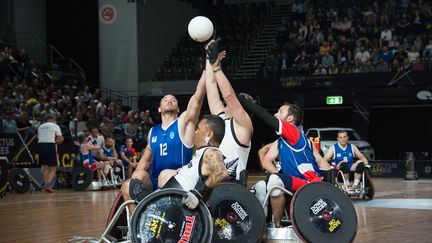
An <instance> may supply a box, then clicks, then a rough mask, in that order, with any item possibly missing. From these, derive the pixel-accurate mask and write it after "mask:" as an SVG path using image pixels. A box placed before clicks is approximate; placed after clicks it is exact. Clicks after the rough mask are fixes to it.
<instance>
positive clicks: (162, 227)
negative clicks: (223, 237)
mask: <svg viewBox="0 0 432 243" xmlns="http://www.w3.org/2000/svg"><path fill="white" fill-rule="evenodd" d="M184 193H185V192H184V191H182V190H179V189H162V190H159V191H156V192H153V193H152V194H150V195H148V196H147V197H146V198H145V199H144V200H143V201H141V202H140V203H139V204H138V206H137V207H136V209H135V211H134V213H133V215H132V219H131V233H132V234H131V235H132V242H203V243H204V242H211V239H212V232H213V218H212V217H211V215H210V211H209V210H208V208H207V207H206V206H205V205H204V204H203V203H200V205H199V206H198V207H197V208H196V209H195V210H189V209H188V208H187V207H186V206H184V205H183V204H182V197H183V195H184Z"/></svg>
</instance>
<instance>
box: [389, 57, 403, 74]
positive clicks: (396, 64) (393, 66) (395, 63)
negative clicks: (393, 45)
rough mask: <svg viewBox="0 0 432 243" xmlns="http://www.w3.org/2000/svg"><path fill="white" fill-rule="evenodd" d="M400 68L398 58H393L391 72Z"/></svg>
mask: <svg viewBox="0 0 432 243" xmlns="http://www.w3.org/2000/svg"><path fill="white" fill-rule="evenodd" d="M400 68H401V66H400V64H399V62H398V60H397V59H393V62H392V65H391V68H390V70H391V71H392V72H397V71H399V70H400Z"/></svg>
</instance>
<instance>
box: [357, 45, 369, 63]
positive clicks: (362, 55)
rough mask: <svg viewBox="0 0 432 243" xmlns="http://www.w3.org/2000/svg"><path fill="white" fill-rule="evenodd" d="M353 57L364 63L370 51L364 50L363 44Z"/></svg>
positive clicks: (367, 59)
mask: <svg viewBox="0 0 432 243" xmlns="http://www.w3.org/2000/svg"><path fill="white" fill-rule="evenodd" d="M355 59H356V60H358V61H359V62H360V63H361V64H365V63H366V62H368V61H370V53H369V52H368V51H367V50H365V48H364V46H362V47H360V51H359V52H357V54H356V55H355Z"/></svg>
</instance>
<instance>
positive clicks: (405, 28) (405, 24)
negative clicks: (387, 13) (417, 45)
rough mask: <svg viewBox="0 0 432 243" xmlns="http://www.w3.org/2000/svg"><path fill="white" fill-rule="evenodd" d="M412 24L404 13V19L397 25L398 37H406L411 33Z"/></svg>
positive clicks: (400, 19)
mask: <svg viewBox="0 0 432 243" xmlns="http://www.w3.org/2000/svg"><path fill="white" fill-rule="evenodd" d="M410 26H411V22H410V20H409V19H408V16H407V14H406V13H402V17H401V18H399V20H398V21H397V23H396V31H397V34H398V35H406V34H407V33H408V32H409V27H410Z"/></svg>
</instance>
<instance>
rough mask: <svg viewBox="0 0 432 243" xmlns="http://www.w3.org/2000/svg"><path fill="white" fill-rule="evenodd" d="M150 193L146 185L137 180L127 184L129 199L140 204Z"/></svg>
mask: <svg viewBox="0 0 432 243" xmlns="http://www.w3.org/2000/svg"><path fill="white" fill-rule="evenodd" d="M150 193H152V191H151V190H150V189H149V188H147V185H146V184H145V183H144V182H143V181H141V180H138V179H133V178H132V179H131V180H130V182H129V195H130V197H131V199H133V200H135V201H137V202H141V201H142V200H143V199H144V198H145V197H147V196H148V195H149V194H150Z"/></svg>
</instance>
